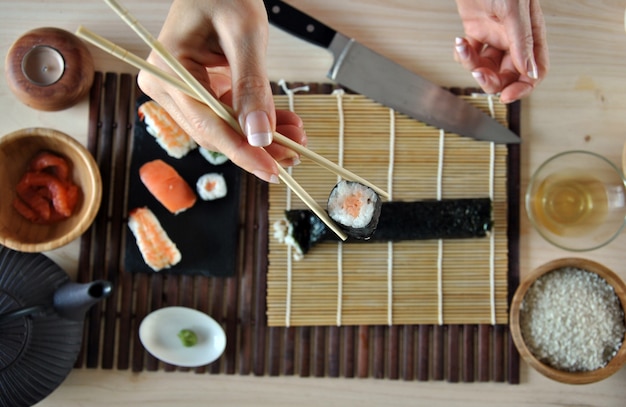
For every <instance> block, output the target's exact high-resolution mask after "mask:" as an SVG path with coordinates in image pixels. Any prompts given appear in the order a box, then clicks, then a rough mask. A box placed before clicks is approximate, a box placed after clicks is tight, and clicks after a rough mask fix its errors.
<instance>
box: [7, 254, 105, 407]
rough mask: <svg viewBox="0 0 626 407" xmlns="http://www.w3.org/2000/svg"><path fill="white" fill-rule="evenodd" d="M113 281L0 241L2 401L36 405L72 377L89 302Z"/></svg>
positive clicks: (15, 405)
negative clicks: (75, 277) (77, 276)
mask: <svg viewBox="0 0 626 407" xmlns="http://www.w3.org/2000/svg"><path fill="white" fill-rule="evenodd" d="M112 289H113V288H112V285H111V283H110V282H108V281H104V280H98V281H94V282H91V283H85V284H81V283H75V282H72V281H71V280H70V278H69V276H68V275H67V273H65V271H64V270H62V269H61V268H60V267H59V266H58V265H57V264H56V263H54V262H53V261H52V260H50V259H49V258H48V257H46V256H44V255H43V254H41V253H22V252H17V251H14V250H11V249H8V248H6V247H3V246H0V389H2V390H1V391H0V406H1V407H5V406H6V407H8V406H11V407H20V406H31V405H33V404H35V403H37V402H38V401H40V400H41V399H43V398H44V397H46V396H48V395H49V394H50V393H51V392H52V391H53V390H54V389H56V388H57V387H58V386H59V385H60V384H61V382H63V380H64V379H65V378H66V377H67V375H68V374H69V372H70V371H71V369H72V368H73V366H74V363H75V361H76V358H77V356H78V353H79V352H80V349H81V345H82V339H83V323H84V318H85V313H86V312H87V311H88V310H89V308H90V307H91V306H92V305H94V304H96V303H97V302H99V301H101V300H102V299H104V298H106V297H107V296H108V295H109V294H110V293H111V291H112Z"/></svg>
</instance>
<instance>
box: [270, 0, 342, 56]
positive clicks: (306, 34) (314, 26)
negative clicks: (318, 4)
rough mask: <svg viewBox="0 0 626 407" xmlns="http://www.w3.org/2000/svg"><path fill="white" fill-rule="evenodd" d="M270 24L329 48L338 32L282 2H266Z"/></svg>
mask: <svg viewBox="0 0 626 407" xmlns="http://www.w3.org/2000/svg"><path fill="white" fill-rule="evenodd" d="M264 3H265V9H266V10H267V17H268V19H269V22H270V23H272V24H273V25H275V26H276V27H278V28H280V29H282V30H285V31H287V32H288V33H289V34H291V35H295V36H296V37H299V38H301V39H303V40H305V41H308V42H310V43H312V44H315V45H319V46H320V47H324V48H328V47H329V46H330V43H331V42H332V40H333V38H334V37H335V34H337V32H336V31H335V30H333V29H332V28H330V27H328V26H327V25H325V24H324V23H322V22H320V21H317V20H316V19H314V18H313V17H311V16H309V15H307V14H305V13H303V12H302V11H300V10H298V9H297V8H294V7H292V6H290V5H289V4H287V3H285V2H283V1H280V0H264Z"/></svg>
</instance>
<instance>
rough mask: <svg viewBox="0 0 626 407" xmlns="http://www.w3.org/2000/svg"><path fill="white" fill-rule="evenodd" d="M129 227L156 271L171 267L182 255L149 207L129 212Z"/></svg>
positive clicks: (147, 261)
mask: <svg viewBox="0 0 626 407" xmlns="http://www.w3.org/2000/svg"><path fill="white" fill-rule="evenodd" d="M128 227H129V228H130V230H131V231H132V232H133V235H134V236H135V239H136V241H137V246H138V247H139V251H140V252H141V256H142V257H143V260H144V261H145V262H146V264H147V265H148V266H149V267H150V268H151V269H152V270H154V271H159V270H162V269H164V268H170V267H171V266H174V265H176V264H178V262H180V260H181V259H182V256H181V254H180V251H179V250H178V248H177V247H176V244H174V242H172V240H171V239H170V237H169V236H168V235H167V233H166V232H165V230H164V229H163V227H162V226H161V223H160V222H159V220H158V219H157V217H156V216H155V215H154V213H152V211H151V210H150V209H148V208H145V207H142V208H135V209H133V210H132V211H130V213H129V214H128Z"/></svg>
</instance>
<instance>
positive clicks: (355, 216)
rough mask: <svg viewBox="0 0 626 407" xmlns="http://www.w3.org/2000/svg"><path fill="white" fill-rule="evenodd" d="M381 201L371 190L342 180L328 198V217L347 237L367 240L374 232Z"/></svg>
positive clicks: (356, 183) (359, 184)
mask: <svg viewBox="0 0 626 407" xmlns="http://www.w3.org/2000/svg"><path fill="white" fill-rule="evenodd" d="M381 207H382V201H381V199H380V196H378V194H377V193H376V191H374V190H373V189H372V188H370V187H368V186H366V185H363V184H361V183H358V182H354V181H345V180H342V181H340V182H339V183H337V185H335V187H334V188H333V189H332V191H331V192H330V196H329V197H328V206H327V210H328V215H329V216H330V217H331V219H332V220H334V221H335V222H337V224H338V225H339V227H340V228H341V229H343V230H344V231H345V232H346V234H348V236H350V237H353V238H355V239H369V238H370V237H371V236H372V233H374V231H375V230H376V225H377V224H378V218H379V217H380V210H381Z"/></svg>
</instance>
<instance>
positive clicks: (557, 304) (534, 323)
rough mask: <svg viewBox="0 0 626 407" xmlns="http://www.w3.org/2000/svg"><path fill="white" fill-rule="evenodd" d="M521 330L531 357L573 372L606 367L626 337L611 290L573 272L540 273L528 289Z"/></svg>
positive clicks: (601, 281) (595, 279)
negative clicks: (531, 354)
mask: <svg viewBox="0 0 626 407" xmlns="http://www.w3.org/2000/svg"><path fill="white" fill-rule="evenodd" d="M520 325H521V330H522V335H523V337H524V341H525V343H526V346H527V347H528V349H529V350H530V351H531V352H532V353H533V355H535V357H537V358H538V359H539V360H541V361H542V362H544V363H546V364H549V365H550V366H552V367H554V368H556V369H559V370H565V371H571V372H578V371H591V370H595V369H599V368H601V367H603V366H605V365H606V364H607V363H608V362H609V361H610V360H611V359H612V358H613V356H615V354H616V353H617V351H618V350H619V348H620V346H621V344H622V341H623V340H624V333H625V332H626V328H625V326H624V312H623V310H622V307H621V304H620V301H619V298H618V297H617V295H616V294H615V291H614V290H613V287H611V285H610V284H608V283H607V282H606V281H605V280H604V279H603V278H602V277H600V276H598V275H597V274H595V273H592V272H589V271H586V270H581V269H577V268H573V267H565V268H562V269H559V270H555V271H552V272H550V273H547V274H544V275H543V276H542V277H541V278H539V279H538V280H537V281H535V282H534V283H533V284H532V286H531V287H530V288H529V290H528V292H527V293H526V295H525V297H524V300H523V301H522V305H521V308H520Z"/></svg>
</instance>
